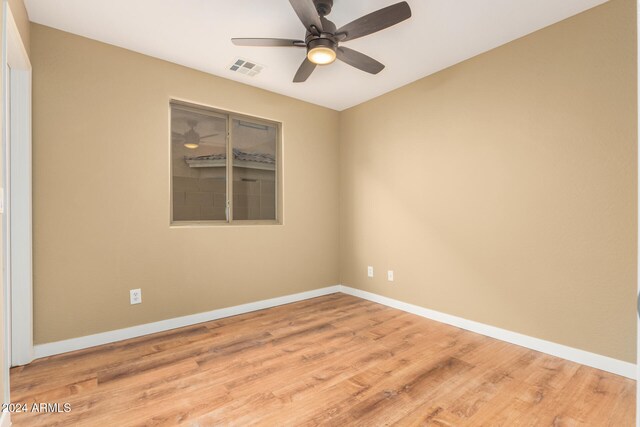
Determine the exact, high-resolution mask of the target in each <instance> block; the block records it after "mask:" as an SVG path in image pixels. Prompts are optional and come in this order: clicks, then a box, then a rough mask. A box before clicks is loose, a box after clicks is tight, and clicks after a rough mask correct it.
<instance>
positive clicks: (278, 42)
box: [231, 38, 307, 47]
mask: <svg viewBox="0 0 640 427" xmlns="http://www.w3.org/2000/svg"><path fill="white" fill-rule="evenodd" d="M231 42H232V43H233V44H235V45H236V46H266V47H271V46H285V47H287V46H288V47H291V46H296V47H298V46H299V47H306V46H307V44H306V43H305V42H304V41H303V40H291V39H256V38H253V39H250V38H249V39H231Z"/></svg>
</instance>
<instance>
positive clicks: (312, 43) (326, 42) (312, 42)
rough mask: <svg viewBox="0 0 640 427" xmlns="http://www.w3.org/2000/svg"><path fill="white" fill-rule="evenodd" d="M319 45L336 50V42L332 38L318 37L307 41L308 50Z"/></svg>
mask: <svg viewBox="0 0 640 427" xmlns="http://www.w3.org/2000/svg"><path fill="white" fill-rule="evenodd" d="M317 47H326V48H328V49H331V50H332V51H334V52H335V51H336V48H337V47H336V42H334V41H333V40H331V39H325V38H318V39H313V40H310V41H309V43H307V52H309V51H310V50H311V49H315V48H317Z"/></svg>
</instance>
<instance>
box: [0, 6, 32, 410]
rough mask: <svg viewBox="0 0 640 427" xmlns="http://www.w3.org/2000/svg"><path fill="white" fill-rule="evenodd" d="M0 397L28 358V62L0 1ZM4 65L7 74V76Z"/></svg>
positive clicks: (6, 390) (29, 345)
mask: <svg viewBox="0 0 640 427" xmlns="http://www.w3.org/2000/svg"><path fill="white" fill-rule="evenodd" d="M2 7H3V20H4V22H3V29H4V31H3V32H4V34H3V35H4V37H3V39H4V40H5V42H4V46H3V47H4V49H3V55H2V56H3V57H2V60H3V73H2V93H3V100H2V102H3V111H4V114H3V118H2V120H3V129H4V131H3V144H2V145H3V162H4V164H3V187H4V197H3V203H4V215H3V224H2V226H3V253H4V259H3V262H4V274H3V283H4V286H3V288H4V289H3V296H4V299H3V308H4V335H5V338H4V341H5V352H4V353H5V354H4V356H5V363H4V365H5V366H4V367H3V368H4V370H5V372H4V374H5V377H4V378H5V379H6V380H5V381H4V384H3V386H4V392H5V393H4V396H5V399H8V396H9V368H10V367H11V366H16V365H24V364H27V363H29V362H31V361H32V360H33V285H32V275H33V274H32V265H33V263H32V225H31V223H32V197H31V74H32V70H31V62H30V60H29V55H28V54H27V51H26V49H25V47H24V44H23V42H22V38H21V36H20V32H19V31H18V26H17V25H16V22H15V19H14V17H13V14H12V13H11V8H10V6H9V4H8V2H7V1H3V6H2ZM8 67H10V68H11V73H8V72H7V70H8Z"/></svg>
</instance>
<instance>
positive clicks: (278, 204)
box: [168, 98, 283, 228]
mask: <svg viewBox="0 0 640 427" xmlns="http://www.w3.org/2000/svg"><path fill="white" fill-rule="evenodd" d="M174 106H177V107H178V108H183V109H186V110H194V112H196V113H200V114H203V113H204V114H211V116H213V117H218V118H223V119H225V120H226V130H227V135H226V137H225V145H226V153H227V156H226V166H225V167H226V175H225V179H226V210H227V214H226V216H227V218H226V219H224V220H193V221H190V220H177V221H176V220H174V219H173V208H174V206H173V145H172V144H173V142H172V140H171V131H172V129H171V128H172V124H171V118H172V110H173V107H174ZM234 120H239V121H247V122H251V123H256V124H262V125H267V126H272V127H275V129H276V163H275V166H276V170H275V181H276V182H275V210H276V215H275V219H233V167H234V166H233V144H232V141H233V126H232V124H233V121H234ZM168 139H169V226H170V227H179V228H181V227H210V226H243V225H283V220H282V218H283V215H282V211H283V201H282V176H283V174H282V122H279V121H276V120H271V119H266V118H263V117H257V116H251V115H248V114H243V113H238V112H235V111H229V110H223V109H220V108H214V107H210V106H207V105H202V104H197V103H193V102H189V101H183V100H180V99H176V98H170V100H169V132H168Z"/></svg>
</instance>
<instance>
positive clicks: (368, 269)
mask: <svg viewBox="0 0 640 427" xmlns="http://www.w3.org/2000/svg"><path fill="white" fill-rule="evenodd" d="M367 277H373V267H371V266H368V267H367Z"/></svg>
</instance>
